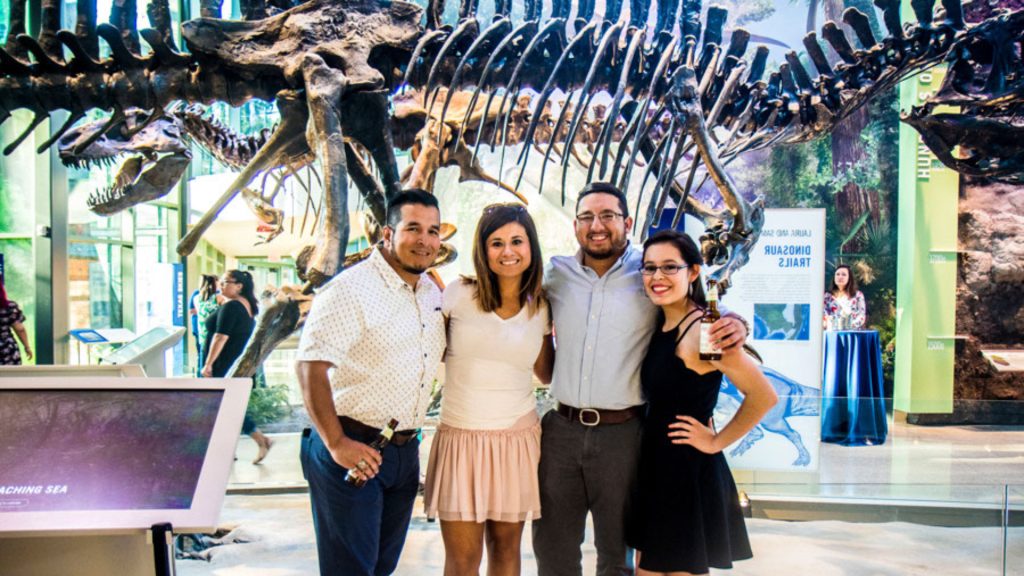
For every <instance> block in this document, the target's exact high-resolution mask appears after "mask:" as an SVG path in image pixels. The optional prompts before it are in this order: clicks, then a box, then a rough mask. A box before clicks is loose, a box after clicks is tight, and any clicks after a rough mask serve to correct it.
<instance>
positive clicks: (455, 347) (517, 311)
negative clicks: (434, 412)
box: [424, 204, 554, 576]
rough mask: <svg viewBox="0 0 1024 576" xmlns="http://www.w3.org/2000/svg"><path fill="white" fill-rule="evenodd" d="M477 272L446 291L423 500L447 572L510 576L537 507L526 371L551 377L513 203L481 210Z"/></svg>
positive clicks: (539, 298) (524, 236)
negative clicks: (440, 388)
mask: <svg viewBox="0 0 1024 576" xmlns="http://www.w3.org/2000/svg"><path fill="white" fill-rule="evenodd" d="M473 267H474V269H475V271H476V277H475V278H462V279H459V280H458V281H456V282H453V283H452V284H451V285H449V286H448V288H447V289H445V291H444V305H443V312H444V314H445V318H446V324H447V327H448V348H447V351H446V352H445V384H444V394H443V396H442V401H441V425H440V427H439V428H438V431H437V434H435V436H434V440H433V444H432V445H431V449H430V460H429V464H428V466H427V476H426V489H425V492H424V507H425V509H426V514H427V517H428V518H440V519H441V536H442V538H443V540H444V548H445V574H448V575H461V574H478V573H479V572H480V562H481V560H482V558H483V551H484V542H485V541H486V543H487V573H488V574H489V575H491V576H497V575H517V574H519V573H520V571H521V565H522V559H521V555H520V542H521V541H522V535H523V526H524V525H525V523H526V520H529V519H531V518H538V517H539V516H540V515H541V507H540V490H539V486H538V484H537V465H538V463H539V461H540V419H539V418H538V417H537V401H536V398H535V396H534V393H533V390H534V384H533V375H534V374H536V375H537V377H538V378H539V379H540V381H541V382H543V383H545V384H546V383H548V382H550V381H551V369H552V364H553V362H554V346H553V344H552V339H551V320H550V317H549V313H548V306H547V302H546V301H545V299H544V296H543V292H542V277H543V259H542V257H541V251H540V244H539V241H538V238H537V230H536V227H535V226H534V223H533V219H532V218H530V214H529V213H528V212H527V211H526V207H525V206H523V205H521V204H493V205H491V206H488V207H486V208H484V212H483V215H482V217H481V218H480V221H479V223H478V224H477V228H476V234H475V236H474V239H473Z"/></svg>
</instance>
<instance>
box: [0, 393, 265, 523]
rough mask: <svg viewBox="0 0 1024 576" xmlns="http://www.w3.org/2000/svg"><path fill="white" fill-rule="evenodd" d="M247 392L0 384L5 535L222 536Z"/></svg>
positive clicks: (0, 502)
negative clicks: (169, 531)
mask: <svg viewBox="0 0 1024 576" xmlns="http://www.w3.org/2000/svg"><path fill="white" fill-rule="evenodd" d="M250 386H251V382H250V380H248V379H202V380H199V379H174V380H171V379H163V378H156V379H154V378H89V379H77V378H76V379H54V378H38V379H22V378H18V379H4V380H2V381H0V533H2V532H15V533H23V532H40V531H43V532H64V531H76V530H89V531H97V530H98V531H103V530H125V529H140V528H148V527H150V526H151V525H153V524H155V523H159V522H170V523H171V524H172V525H173V526H174V529H175V531H199V530H206V529H210V528H213V527H214V526H215V525H216V523H217V517H218V515H219V513H220V507H221V504H222V503H223V498H224V492H225V487H226V486H227V481H228V475H229V474H230V470H231V464H232V461H233V459H234V451H235V446H236V443H237V441H238V437H239V433H240V430H241V425H242V417H243V416H244V414H245V406H246V402H247V400H248V395H249V388H250Z"/></svg>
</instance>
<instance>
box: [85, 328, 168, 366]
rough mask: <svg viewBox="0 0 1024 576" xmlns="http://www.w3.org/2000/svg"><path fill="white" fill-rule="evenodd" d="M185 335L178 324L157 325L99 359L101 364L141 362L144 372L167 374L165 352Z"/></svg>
mask: <svg viewBox="0 0 1024 576" xmlns="http://www.w3.org/2000/svg"><path fill="white" fill-rule="evenodd" d="M184 335H185V329H184V328H182V327H180V326H157V327H156V328H153V329H152V330H149V331H148V332H146V333H145V334H143V335H141V336H139V337H138V338H136V339H134V340H132V341H130V342H128V343H127V344H125V345H124V346H121V347H120V348H118V349H117V350H114V351H113V352H111V353H110V354H108V355H106V356H105V357H103V358H101V359H100V363H101V364H118V365H119V364H141V365H142V366H143V367H144V368H145V370H146V374H149V375H150V376H156V377H162V376H166V375H167V361H166V355H167V352H168V351H169V350H170V349H171V348H174V346H175V345H176V344H177V343H178V341H179V340H181V338H182V336H184Z"/></svg>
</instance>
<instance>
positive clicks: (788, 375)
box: [715, 209, 825, 470]
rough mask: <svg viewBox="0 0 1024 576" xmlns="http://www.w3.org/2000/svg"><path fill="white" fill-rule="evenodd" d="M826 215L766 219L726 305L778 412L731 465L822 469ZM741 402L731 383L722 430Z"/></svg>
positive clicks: (721, 413) (786, 213)
mask: <svg viewBox="0 0 1024 576" xmlns="http://www.w3.org/2000/svg"><path fill="white" fill-rule="evenodd" d="M824 275H825V211H824V210H821V209H776V210H766V211H765V224H764V228H763V230H762V231H761V238H760V240H759V241H758V243H757V245H756V246H755V247H754V250H753V252H752V253H751V255H750V261H749V262H748V263H747V264H746V265H745V266H743V268H741V269H740V271H739V272H737V273H735V274H734V275H733V276H732V287H730V288H729V290H728V292H727V293H726V295H725V297H723V298H722V304H723V305H724V306H725V307H726V308H728V309H729V310H730V311H733V312H736V313H738V314H740V315H741V316H743V317H744V318H747V319H748V320H749V321H750V323H751V325H752V330H753V333H752V334H751V337H750V338H749V339H748V341H747V343H748V344H750V345H751V346H753V347H754V349H755V350H757V352H758V354H760V355H761V357H762V358H763V359H764V366H763V369H764V373H765V376H767V377H768V381H769V382H770V383H771V384H772V386H773V387H774V388H775V392H776V393H777V394H778V396H779V402H778V404H777V405H776V406H775V407H774V408H773V409H772V410H771V411H770V412H769V413H768V415H767V416H765V418H764V419H763V420H762V421H761V423H760V424H758V426H757V427H756V428H754V430H752V431H751V432H750V433H749V434H747V436H746V437H744V438H743V439H742V440H740V441H739V442H737V443H736V444H735V445H733V446H730V447H729V449H728V450H726V455H727V456H728V458H729V462H730V465H731V466H733V467H734V468H738V469H748V470H766V469H767V470H787V469H788V470H813V469H816V468H817V462H818V442H819V438H820V433H821V429H820V411H821V345H822V324H821V318H822V307H823V303H822V296H823V294H824V291H825V286H824ZM741 400H742V394H740V392H739V391H738V390H737V389H736V387H735V386H733V385H732V384H731V383H729V382H728V380H726V382H725V385H724V386H723V389H722V394H721V395H720V397H719V402H718V408H717V409H716V413H715V421H716V422H717V423H718V425H719V426H722V425H724V423H725V422H727V421H728V419H729V418H731V417H732V415H733V414H734V413H735V411H736V409H737V408H738V406H739V403H740V401H741Z"/></svg>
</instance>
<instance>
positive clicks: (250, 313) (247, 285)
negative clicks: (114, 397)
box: [202, 270, 272, 464]
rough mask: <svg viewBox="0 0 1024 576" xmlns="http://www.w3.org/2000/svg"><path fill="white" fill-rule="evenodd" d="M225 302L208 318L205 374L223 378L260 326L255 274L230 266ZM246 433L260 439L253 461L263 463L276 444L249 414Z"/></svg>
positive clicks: (224, 285) (224, 282) (222, 288)
mask: <svg viewBox="0 0 1024 576" xmlns="http://www.w3.org/2000/svg"><path fill="white" fill-rule="evenodd" d="M220 291H221V295H222V296H223V297H224V298H225V301H224V304H222V305H221V307H220V308H218V309H217V313H216V314H214V315H212V316H210V317H209V318H207V319H206V342H204V343H203V350H204V351H205V353H206V358H205V359H204V362H203V372H202V375H203V377H204V378H223V377H224V376H226V375H227V373H228V369H230V368H231V365H232V364H234V363H235V360H237V359H238V357H239V356H241V355H242V351H243V350H245V345H246V344H247V343H248V342H249V337H250V336H252V331H253V329H254V328H255V327H256V320H255V319H254V318H255V316H256V314H257V312H259V305H258V304H257V302H256V291H255V287H254V286H253V281H252V274H249V273H248V272H244V271H242V270H228V271H227V272H225V273H224V277H223V278H221V280H220ZM242 433H243V434H248V435H249V436H251V437H252V439H253V440H254V441H255V442H256V446H257V448H258V452H257V455H256V459H255V460H253V461H252V463H253V464H259V463H260V462H262V461H263V459H264V458H265V457H266V456H267V452H268V451H269V450H270V445H271V444H272V442H271V440H270V438H268V437H267V435H266V434H264V433H263V432H260V431H259V430H258V429H257V428H256V425H255V423H253V421H252V419H251V418H250V417H249V415H248V414H246V415H245V420H244V421H243V422H242Z"/></svg>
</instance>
